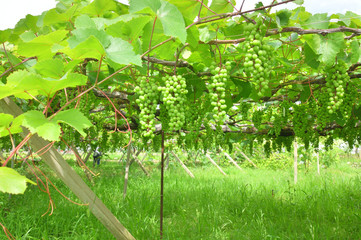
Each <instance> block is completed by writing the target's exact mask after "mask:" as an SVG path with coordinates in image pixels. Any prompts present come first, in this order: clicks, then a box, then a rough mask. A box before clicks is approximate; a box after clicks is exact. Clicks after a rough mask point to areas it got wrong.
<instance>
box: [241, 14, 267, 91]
mask: <svg viewBox="0 0 361 240" xmlns="http://www.w3.org/2000/svg"><path fill="white" fill-rule="evenodd" d="M245 30H246V31H247V32H249V35H248V36H246V41H245V44H244V46H245V48H246V55H245V59H244V68H245V73H246V74H247V76H249V77H251V78H252V80H253V81H254V83H255V90H256V91H258V96H260V97H261V96H263V95H264V94H265V93H266V91H267V90H268V88H269V80H270V77H271V75H272V74H274V72H273V70H272V69H271V68H272V66H271V64H270V59H271V55H272V52H271V51H272V48H271V46H270V45H268V44H267V43H266V41H265V39H264V36H265V35H266V31H267V29H266V26H265V25H262V23H261V22H260V21H258V22H257V23H256V24H253V23H248V24H247V26H246V28H245Z"/></svg>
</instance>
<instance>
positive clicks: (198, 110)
mask: <svg viewBox="0 0 361 240" xmlns="http://www.w3.org/2000/svg"><path fill="white" fill-rule="evenodd" d="M201 101H202V99H201V100H200V101H197V102H192V103H189V104H188V105H187V106H186V108H187V111H186V126H187V130H188V131H190V133H189V135H193V134H195V135H198V132H199V131H200V128H201V126H202V123H203V117H204V106H203V104H202V102H201Z"/></svg>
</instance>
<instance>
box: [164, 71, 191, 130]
mask: <svg viewBox="0 0 361 240" xmlns="http://www.w3.org/2000/svg"><path fill="white" fill-rule="evenodd" d="M162 80H163V81H164V82H165V87H159V88H158V90H159V91H161V92H162V93H163V104H164V106H165V108H166V111H167V115H168V118H169V119H168V127H169V130H170V131H172V132H173V131H179V130H181V128H182V127H183V125H184V123H185V107H184V106H185V103H186V100H187V93H188V90H187V89H186V87H187V84H186V80H185V78H183V77H182V76H180V75H178V76H177V75H174V76H167V77H164V78H163V79H162Z"/></svg>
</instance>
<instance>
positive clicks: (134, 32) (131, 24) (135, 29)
mask: <svg viewBox="0 0 361 240" xmlns="http://www.w3.org/2000/svg"><path fill="white" fill-rule="evenodd" d="M151 19H152V18H151V17H150V16H141V15H139V16H138V17H136V18H133V19H131V20H129V21H119V22H117V23H115V24H112V25H110V26H109V27H108V28H107V30H106V32H107V34H109V35H112V36H113V37H119V38H122V39H124V40H126V41H129V42H136V41H135V40H136V39H138V38H139V36H141V32H142V31H143V28H144V26H145V25H146V24H147V23H148V22H149V21H150V20H151Z"/></svg>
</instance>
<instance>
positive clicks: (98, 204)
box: [0, 98, 135, 240]
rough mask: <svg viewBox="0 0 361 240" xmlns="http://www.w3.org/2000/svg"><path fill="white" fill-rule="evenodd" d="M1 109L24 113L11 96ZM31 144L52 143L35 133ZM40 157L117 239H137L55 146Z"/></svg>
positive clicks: (37, 146)
mask: <svg viewBox="0 0 361 240" xmlns="http://www.w3.org/2000/svg"><path fill="white" fill-rule="evenodd" d="M0 109H1V111H2V112H4V113H8V114H11V115H13V116H14V117H17V116H19V115H21V114H22V113H23V112H22V110H21V109H20V108H19V107H18V106H17V105H16V104H15V103H14V102H13V101H12V100H11V99H10V98H4V99H2V100H0ZM28 134H29V131H28V130H27V129H26V128H23V132H22V133H21V135H22V136H23V137H25V136H26V135H28ZM29 144H30V146H31V147H32V148H33V150H34V152H37V151H39V150H41V149H42V148H43V147H45V146H48V145H49V144H50V143H49V142H48V141H45V140H44V139H43V138H40V137H38V136H37V135H33V136H32V137H31V139H30V140H29ZM40 157H41V158H42V160H43V161H44V162H45V163H46V164H47V165H48V166H49V167H50V168H51V169H53V171H54V172H55V173H56V175H57V176H58V177H59V178H60V179H61V180H62V181H63V182H64V183H65V184H66V185H67V186H68V187H69V188H70V189H71V190H72V191H73V193H74V194H75V195H76V196H77V197H78V198H79V199H80V200H81V201H82V202H83V203H85V204H88V207H89V210H90V211H91V212H92V213H93V214H94V216H95V217H96V218H98V220H99V221H100V222H101V223H102V224H103V225H104V226H105V227H106V228H107V229H108V230H109V232H111V233H112V234H113V236H114V237H115V238H116V239H120V240H129V239H131V240H133V239H135V238H134V237H133V236H132V235H131V234H130V233H129V232H128V230H127V229H126V228H125V227H124V226H123V225H122V224H121V223H120V222H119V221H118V219H117V218H116V217H115V216H114V215H113V214H112V213H111V212H110V210H109V209H108V208H107V207H106V206H105V205H104V203H103V202H102V201H101V200H100V199H99V198H98V197H97V196H96V195H95V193H94V192H93V191H92V190H91V189H90V188H89V187H88V185H86V183H85V182H84V181H83V179H82V178H81V177H80V176H79V175H78V174H77V173H76V172H75V171H74V170H73V169H72V168H71V167H70V166H69V164H68V163H67V162H66V161H65V160H64V158H63V157H62V156H61V155H60V154H59V152H58V151H57V150H56V149H55V148H54V147H51V148H50V149H49V150H48V151H46V152H42V154H41V155H40Z"/></svg>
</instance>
